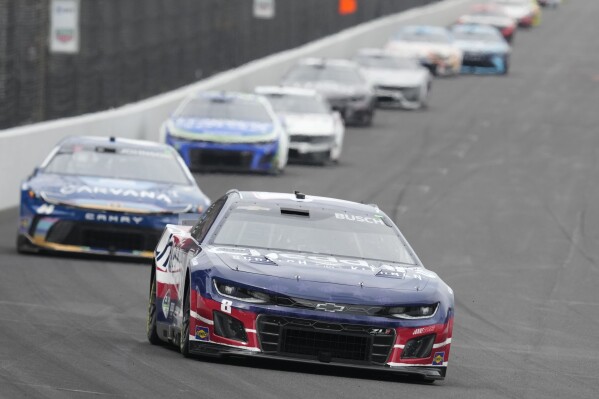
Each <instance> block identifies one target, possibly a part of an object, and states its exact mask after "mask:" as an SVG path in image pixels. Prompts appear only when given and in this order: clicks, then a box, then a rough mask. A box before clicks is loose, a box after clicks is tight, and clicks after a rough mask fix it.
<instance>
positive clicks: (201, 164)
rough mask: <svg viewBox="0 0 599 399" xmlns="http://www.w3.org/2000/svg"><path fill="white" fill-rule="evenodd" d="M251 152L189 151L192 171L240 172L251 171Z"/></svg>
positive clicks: (196, 149)
mask: <svg viewBox="0 0 599 399" xmlns="http://www.w3.org/2000/svg"><path fill="white" fill-rule="evenodd" d="M252 159H253V154H252V152H251V151H228V150H215V149H205V148H193V149H191V150H190V151H189V161H190V168H191V169H192V170H196V171H199V170H232V169H235V170H238V169H249V168H250V167H251V165H252Z"/></svg>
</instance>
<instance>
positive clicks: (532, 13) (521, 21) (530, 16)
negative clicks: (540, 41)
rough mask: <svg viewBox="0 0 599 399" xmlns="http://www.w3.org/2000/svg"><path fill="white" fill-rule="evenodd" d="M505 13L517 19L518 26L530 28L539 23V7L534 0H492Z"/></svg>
mask: <svg viewBox="0 0 599 399" xmlns="http://www.w3.org/2000/svg"><path fill="white" fill-rule="evenodd" d="M492 2H493V3H494V4H497V5H499V6H501V8H503V10H504V11H505V13H506V14H507V15H508V16H509V17H512V18H514V19H515V20H516V21H518V26H521V27H524V28H530V27H532V26H538V25H540V24H541V7H539V4H538V3H537V2H536V0H492Z"/></svg>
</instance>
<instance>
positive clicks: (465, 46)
mask: <svg viewBox="0 0 599 399" xmlns="http://www.w3.org/2000/svg"><path fill="white" fill-rule="evenodd" d="M455 44H456V46H458V47H459V48H460V49H462V51H467V52H499V53H507V52H509V51H510V48H509V46H508V45H507V44H503V43H497V42H488V41H484V40H456V42H455Z"/></svg>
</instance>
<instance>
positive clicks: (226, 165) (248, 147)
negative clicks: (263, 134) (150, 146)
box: [166, 135, 279, 172]
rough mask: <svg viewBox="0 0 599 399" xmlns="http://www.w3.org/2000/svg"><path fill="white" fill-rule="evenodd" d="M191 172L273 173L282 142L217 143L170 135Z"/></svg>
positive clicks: (171, 143)
mask: <svg viewBox="0 0 599 399" xmlns="http://www.w3.org/2000/svg"><path fill="white" fill-rule="evenodd" d="M166 142H167V144H170V145H172V146H173V147H175V148H176V149H177V151H179V154H181V157H182V158H183V159H184V160H185V163H186V164H187V166H189V168H190V169H191V170H192V171H197V172H210V171H241V172H244V171H245V172H270V171H272V170H274V169H276V167H277V163H278V151H279V143H278V142H277V141H272V142H258V143H214V142H208V141H188V140H182V139H178V138H176V137H173V136H170V135H167V138H166Z"/></svg>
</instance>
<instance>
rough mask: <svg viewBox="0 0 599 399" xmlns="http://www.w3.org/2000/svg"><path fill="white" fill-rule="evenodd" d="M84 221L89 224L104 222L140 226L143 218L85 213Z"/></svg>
mask: <svg viewBox="0 0 599 399" xmlns="http://www.w3.org/2000/svg"><path fill="white" fill-rule="evenodd" d="M84 218H85V220H88V221H90V222H106V223H123V224H140V223H141V222H143V220H144V218H143V217H141V216H128V215H107V214H105V213H93V212H87V213H86V214H85V215H84Z"/></svg>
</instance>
